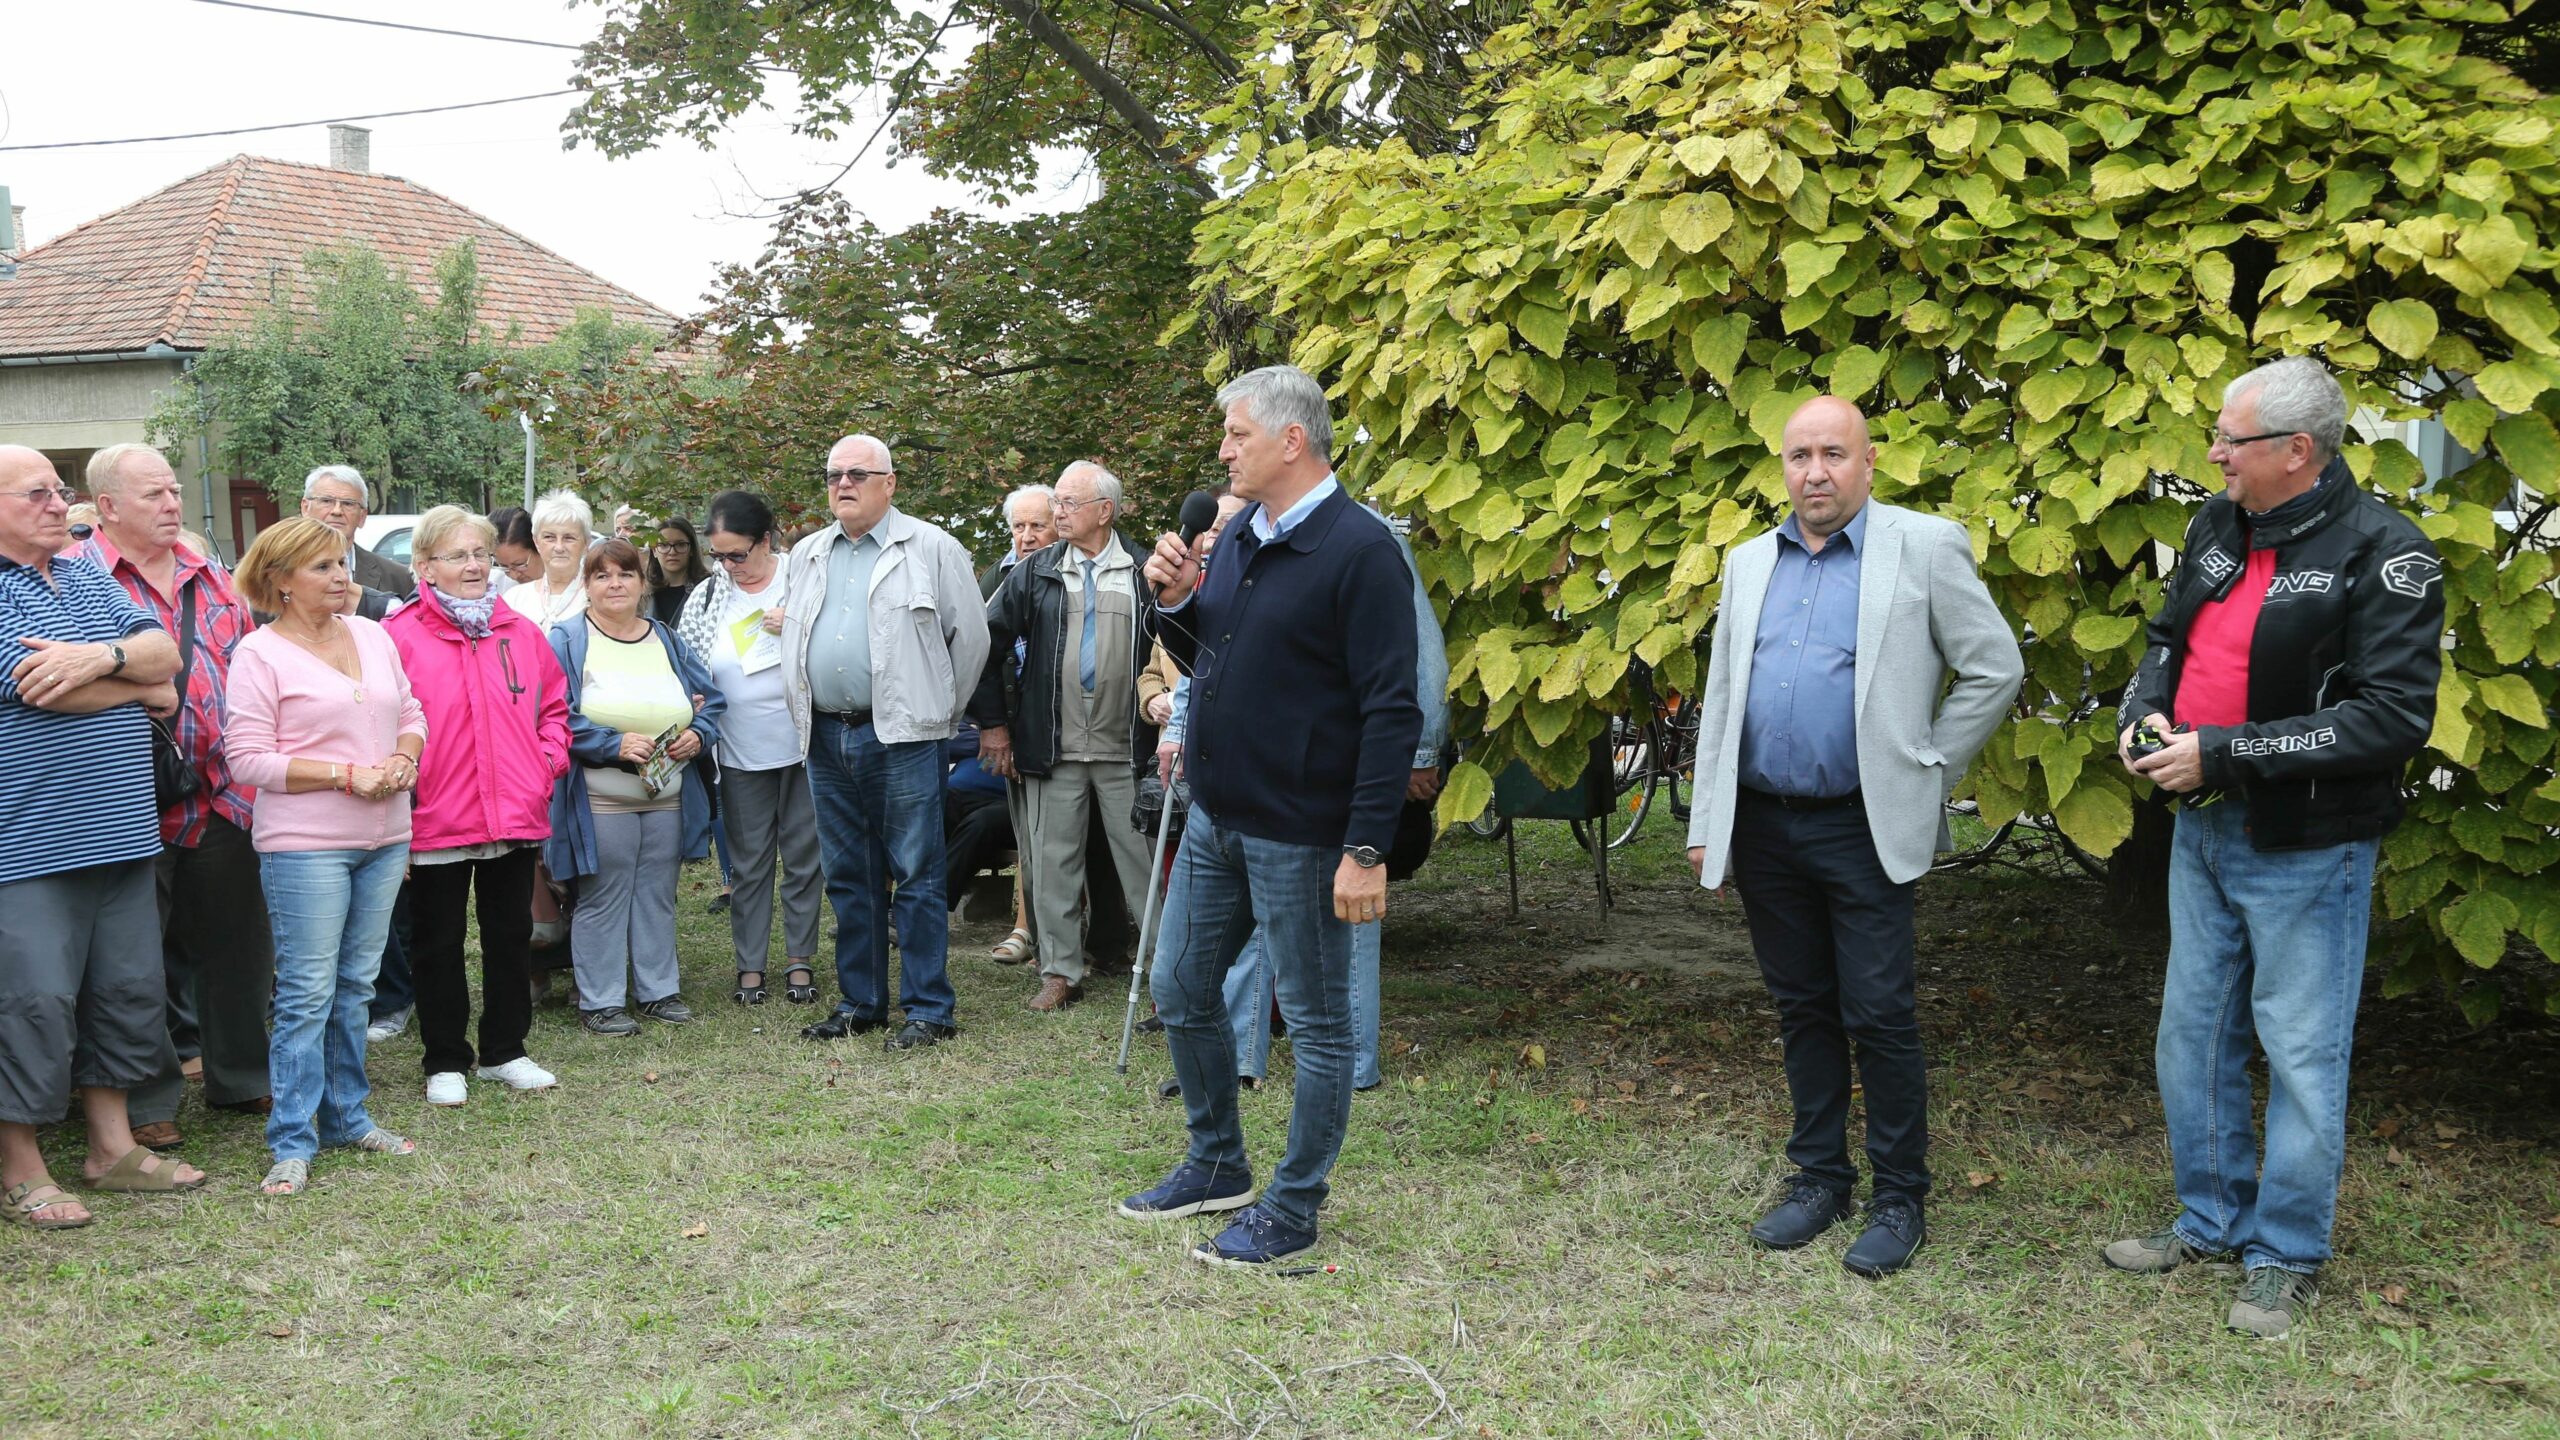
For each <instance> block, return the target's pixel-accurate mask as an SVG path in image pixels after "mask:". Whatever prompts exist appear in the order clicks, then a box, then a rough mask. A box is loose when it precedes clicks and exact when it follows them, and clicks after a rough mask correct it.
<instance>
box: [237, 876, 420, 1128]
mask: <svg viewBox="0 0 2560 1440" xmlns="http://www.w3.org/2000/svg"><path fill="white" fill-rule="evenodd" d="M262 858H263V860H264V864H263V865H262V866H261V868H260V870H259V879H260V883H261V884H262V885H263V886H264V887H265V889H266V892H267V915H268V918H269V921H270V922H271V923H272V924H273V926H274V928H275V937H276V998H275V1023H274V1031H273V1033H272V1035H271V1037H270V1039H269V1041H268V1051H267V1071H268V1080H269V1083H270V1085H271V1086H272V1088H273V1091H274V1094H275V1108H274V1109H273V1110H271V1111H269V1112H268V1115H267V1148H268V1149H269V1150H272V1151H274V1152H275V1157H276V1158H277V1159H278V1160H308V1159H310V1158H311V1157H312V1156H314V1155H317V1154H318V1153H320V1147H321V1146H323V1145H344V1144H347V1143H348V1142H350V1141H354V1140H358V1139H361V1138H363V1136H364V1134H365V1132H367V1131H369V1130H371V1129H372V1128H373V1120H372V1117H370V1116H368V1115H367V1114H366V1113H365V1108H364V1102H365V1097H366V1096H367V1095H369V1094H371V1093H372V1085H371V1083H370V1082H369V1081H367V1080H366V1079H365V1073H364V1031H365V1025H366V1023H367V1021H368V1020H369V1018H370V1015H369V1012H368V1009H367V1007H368V1006H369V1005H370V1004H371V1003H372V1001H373V977H374V972H375V971H377V970H379V969H380V968H381V967H382V944H383V940H384V938H385V937H386V936H388V935H389V934H390V933H391V907H392V902H393V901H394V900H395V899H396V898H398V896H399V893H400V879H401V874H402V872H403V871H405V870H406V869H407V868H408V865H409V847H408V846H407V845H405V844H404V845H385V846H383V847H382V848H381V849H379V850H278V851H273V852H270V853H269V854H267V855H265V856H264V857H262ZM315 1122H316V1124H315Z"/></svg>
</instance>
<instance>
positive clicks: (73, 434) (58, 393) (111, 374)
mask: <svg viewBox="0 0 2560 1440" xmlns="http://www.w3.org/2000/svg"><path fill="white" fill-rule="evenodd" d="M183 374H185V367H184V365H183V363H182V362H180V361H177V360H108V361H99V362H96V363H94V364H86V365H74V364H63V365H8V366H0V443H6V444H11V445H27V446H32V447H34V448H35V449H38V450H41V451H43V452H44V453H45V454H46V455H47V456H49V457H51V458H52V460H53V462H54V466H55V468H56V469H57V470H59V471H60V472H61V474H62V480H63V483H64V484H66V485H69V486H70V487H71V488H72V489H74V490H78V491H80V492H81V493H82V494H84V495H85V494H86V493H88V484H87V477H86V476H85V475H84V474H83V473H82V471H83V469H84V468H85V467H86V466H87V464H88V460H89V457H90V455H92V454H94V453H96V452H97V451H99V450H102V449H105V448H106V447H107V446H109V445H121V444H125V443H128V442H141V443H147V442H148V441H149V440H150V438H151V437H150V434H149V428H150V421H151V413H152V411H153V410H154V409H156V408H157V407H158V406H159V403H160V397H161V395H162V394H164V393H166V392H167V391H168V390H169V389H171V388H172V387H174V386H175V385H176V384H177V383H178V381H179V377H180V376H182V375H183ZM202 462H203V454H202V452H201V451H200V450H199V449H198V447H196V446H194V445H187V446H183V447H181V449H180V452H179V453H178V454H177V455H175V456H173V457H172V461H171V463H172V468H174V469H175V470H176V471H177V472H178V484H179V486H180V487H181V488H182V489H183V490H184V491H185V492H186V513H187V520H186V525H187V528H188V529H190V530H197V531H203V532H204V533H205V535H206V537H207V538H208V539H210V540H212V541H213V544H214V548H215V549H216V550H218V551H220V552H221V558H222V559H224V560H226V561H230V560H237V559H238V558H239V556H240V552H241V551H242V550H243V549H245V548H247V542H248V540H249V539H250V538H251V536H253V535H254V534H255V530H256V525H255V520H254V518H251V519H249V520H248V522H247V523H246V524H245V525H244V511H245V512H246V513H247V515H248V516H249V517H256V516H257V515H258V514H259V513H260V510H259V503H258V502H261V501H264V499H265V497H264V494H263V492H257V493H256V494H255V495H250V494H235V488H236V487H235V486H234V485H233V484H232V483H231V482H230V481H228V480H217V481H216V482H215V483H214V485H213V491H214V494H213V523H212V528H210V529H207V528H206V523H205V484H204V472H203V463H202ZM247 488H248V489H249V490H251V491H255V490H256V487H254V486H251V487H247ZM265 513H266V514H267V515H268V516H270V517H271V516H272V513H273V506H272V502H268V503H267V506H266V511H265Z"/></svg>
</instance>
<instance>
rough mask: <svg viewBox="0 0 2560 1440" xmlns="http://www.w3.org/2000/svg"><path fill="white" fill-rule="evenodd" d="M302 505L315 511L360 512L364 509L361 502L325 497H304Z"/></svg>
mask: <svg viewBox="0 0 2560 1440" xmlns="http://www.w3.org/2000/svg"><path fill="white" fill-rule="evenodd" d="M302 503H303V504H305V505H308V506H311V507H312V508H314V509H317V510H361V509H363V508H364V502H363V501H361V500H338V499H333V498H331V497H329V496H326V495H312V496H309V497H306V498H305V499H304V500H303V502H302Z"/></svg>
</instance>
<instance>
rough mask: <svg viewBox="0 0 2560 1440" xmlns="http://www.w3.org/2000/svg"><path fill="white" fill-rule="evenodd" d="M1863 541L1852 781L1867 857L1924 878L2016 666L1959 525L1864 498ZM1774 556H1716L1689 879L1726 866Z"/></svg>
mask: <svg viewBox="0 0 2560 1440" xmlns="http://www.w3.org/2000/svg"><path fill="white" fill-rule="evenodd" d="M1866 540H1867V548H1866V552H1865V553H1864V554H1863V555H1861V556H1860V557H1859V560H1858V655H1857V662H1856V663H1857V680H1856V682H1855V683H1856V705H1857V725H1858V788H1859V791H1860V793H1861V794H1862V795H1863V796H1864V798H1865V801H1866V811H1867V829H1868V832H1869V833H1870V834H1872V835H1873V836H1874V837H1875V843H1876V858H1877V859H1878V860H1879V861H1881V862H1882V863H1883V865H1884V872H1885V874H1886V875H1887V876H1888V877H1890V878H1891V879H1892V880H1893V881H1894V882H1895V883H1896V884H1901V883H1903V882H1906V881H1910V880H1917V879H1918V878H1920V877H1921V876H1922V875H1925V874H1927V873H1928V871H1929V862H1930V861H1931V860H1932V859H1933V858H1935V856H1936V853H1937V851H1938V849H1939V848H1940V847H1942V846H1943V845H1945V844H1946V799H1947V796H1948V794H1949V793H1950V792H1952V791H1953V790H1954V789H1955V785H1956V782H1957V781H1958V780H1959V779H1961V778H1963V776H1964V771H1965V767H1966V766H1967V765H1970V764H1972V763H1973V757H1974V756H1975V755H1976V754H1977V753H1979V752H1980V751H1981V749H1982V745H1983V742H1984V741H1986V740H1989V739H1990V738H1991V732H1992V731H1994V730H1996V729H1998V728H2000V721H2001V717H2002V716H2003V715H2004V714H2005V713H2006V712H2007V711H2008V708H2009V703H2010V702H2011V701H2012V700H2014V699H2016V698H2017V694H2018V683H2019V681H2020V680H2021V679H2023V678H2024V677H2025V674H2026V667H2025V664H2024V662H2023V661H2022V660H2021V658H2020V657H2019V654H2018V640H2017V637H2016V636H2015V635H2013V634H2011V633H2010V630H2009V622H2008V621H2007V620H2005V619H2003V618H2002V617H2001V614H2000V610H1999V607H1998V606H1996V605H1994V604H1993V603H1992V601H1991V592H1990V591H1989V590H1987V589H1985V588H1984V587H1983V584H1982V577H1981V576H1979V575H1977V574H1975V573H1974V568H1973V542H1972V540H1971V539H1970V538H1969V537H1968V536H1967V535H1966V534H1965V530H1964V527H1963V526H1961V525H1958V524H1956V523H1955V522H1954V521H1952V520H1945V519H1941V518H1939V517H1938V516H1935V515H1923V514H1921V513H1920V512H1919V511H1916V510H1905V509H1903V508H1901V507H1900V506H1897V505H1887V504H1884V503H1883V502H1881V501H1877V500H1869V501H1868V502H1867V534H1866ZM1777 563H1778V535H1777V532H1776V531H1774V530H1770V531H1765V532H1763V533H1761V534H1759V535H1755V536H1753V537H1752V538H1751V539H1749V540H1745V541H1743V542H1742V543H1741V544H1740V545H1738V546H1736V547H1735V548H1734V550H1733V553H1732V554H1731V555H1729V556H1728V557H1726V561H1725V567H1724V596H1723V599H1722V600H1721V601H1720V602H1719V603H1718V604H1717V606H1716V622H1715V644H1714V649H1713V652H1712V653H1711V654H1710V656H1709V657H1708V661H1707V683H1706V691H1705V694H1704V695H1703V696H1702V697H1701V698H1700V707H1701V708H1700V713H1699V718H1698V778H1697V786H1698V803H1697V807H1696V809H1695V810H1694V811H1693V812H1692V814H1691V817H1690V821H1689V845H1690V848H1692V849H1697V848H1700V847H1703V848H1704V849H1705V850H1706V852H1707V853H1706V858H1705V864H1704V865H1702V866H1701V867H1700V869H1699V875H1698V879H1699V883H1700V884H1702V885H1704V886H1706V887H1707V888H1709V889H1715V888H1717V887H1719V886H1721V885H1723V884H1724V881H1725V875H1726V873H1727V871H1728V870H1729V869H1730V868H1731V862H1732V858H1733V857H1732V844H1733V802H1734V794H1735V791H1736V790H1737V789H1738V788H1739V786H1740V777H1741V773H1742V716H1743V702H1744V699H1745V698H1746V696H1747V694H1748V692H1749V687H1750V684H1751V651H1752V646H1753V642H1754V640H1755V637H1757V635H1758V634H1759V630H1760V602H1761V600H1762V598H1763V597H1764V596H1766V595H1767V594H1768V591H1769V576H1770V573H1771V572H1772V571H1774V570H1775V569H1776V568H1777ZM1950 670H1952V671H1954V672H1955V684H1954V685H1953V686H1952V687H1950V686H1948V685H1947V683H1946V681H1947V672H1948V671H1950ZM1942 692H1943V694H1944V697H1945V698H1944V699H1943V700H1941V699H1940V695H1941V693H1942Z"/></svg>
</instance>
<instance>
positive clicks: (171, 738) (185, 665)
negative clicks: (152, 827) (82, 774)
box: [151, 586, 204, 815]
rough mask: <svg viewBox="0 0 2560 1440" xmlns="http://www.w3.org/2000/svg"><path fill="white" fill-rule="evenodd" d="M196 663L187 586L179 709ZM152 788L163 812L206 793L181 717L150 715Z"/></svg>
mask: <svg viewBox="0 0 2560 1440" xmlns="http://www.w3.org/2000/svg"><path fill="white" fill-rule="evenodd" d="M195 663H196V592H195V587H194V586H188V587H187V598H186V599H185V600H184V601H182V602H181V603H180V605H179V609H178V709H179V710H180V711H181V712H183V711H185V709H186V708H187V677H188V674H189V672H191V671H193V670H194V669H195ZM151 788H152V791H153V793H154V794H155V795H156V796H157V797H158V798H159V801H160V813H161V814H163V815H166V814H168V813H169V810H170V807H172V806H176V805H183V804H185V803H187V802H188V801H190V800H192V799H194V798H195V797H196V796H198V795H200V794H202V793H204V777H203V776H201V775H199V774H197V773H196V766H195V762H194V761H192V760H189V759H188V758H187V751H186V747H185V746H183V745H180V744H179V743H178V717H177V716H176V715H172V716H170V717H169V718H168V719H166V720H163V719H161V718H160V717H159V716H157V715H154V716H152V717H151Z"/></svg>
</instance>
